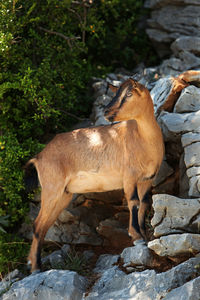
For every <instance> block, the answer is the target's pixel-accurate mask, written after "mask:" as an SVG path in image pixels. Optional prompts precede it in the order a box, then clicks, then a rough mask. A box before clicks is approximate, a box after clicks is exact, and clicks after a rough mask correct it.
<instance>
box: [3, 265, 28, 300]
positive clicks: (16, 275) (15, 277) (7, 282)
mask: <svg viewBox="0 0 200 300" xmlns="http://www.w3.org/2000/svg"><path fill="white" fill-rule="evenodd" d="M23 278H24V275H23V274H22V273H21V272H20V271H19V270H18V269H15V270H14V271H12V272H10V273H8V274H7V275H6V276H5V277H4V278H3V279H2V278H1V282H0V299H1V295H2V294H3V293H5V292H6V291H8V290H9V288H10V286H11V285H12V284H13V283H14V282H16V281H19V280H21V279H23Z"/></svg>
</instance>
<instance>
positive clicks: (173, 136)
mask: <svg viewBox="0 0 200 300" xmlns="http://www.w3.org/2000/svg"><path fill="white" fill-rule="evenodd" d="M158 121H159V124H160V126H161V128H162V131H163V135H164V138H165V140H166V141H176V140H177V138H178V139H179V138H180V136H181V135H182V134H184V133H187V132H195V133H200V110H199V111H197V112H191V113H183V114H178V113H169V112H161V114H160V116H159V119H158Z"/></svg>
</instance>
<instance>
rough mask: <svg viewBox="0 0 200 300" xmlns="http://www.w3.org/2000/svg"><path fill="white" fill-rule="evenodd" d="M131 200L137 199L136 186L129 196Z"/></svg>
mask: <svg viewBox="0 0 200 300" xmlns="http://www.w3.org/2000/svg"><path fill="white" fill-rule="evenodd" d="M131 200H139V197H138V191H137V186H136V187H135V189H134V191H133V194H132V196H131Z"/></svg>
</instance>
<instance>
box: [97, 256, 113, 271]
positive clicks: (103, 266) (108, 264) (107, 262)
mask: <svg viewBox="0 0 200 300" xmlns="http://www.w3.org/2000/svg"><path fill="white" fill-rule="evenodd" d="M118 260H119V255H111V254H102V255H100V256H99V258H98V260H97V262H96V266H95V268H94V272H95V273H102V272H105V270H107V269H110V268H112V267H113V265H114V264H117V262H118Z"/></svg>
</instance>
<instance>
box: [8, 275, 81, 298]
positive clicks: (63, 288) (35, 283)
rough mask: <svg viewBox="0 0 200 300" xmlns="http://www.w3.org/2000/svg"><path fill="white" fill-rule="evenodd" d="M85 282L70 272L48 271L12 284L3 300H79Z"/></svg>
mask: <svg viewBox="0 0 200 300" xmlns="http://www.w3.org/2000/svg"><path fill="white" fill-rule="evenodd" d="M86 284H87V280H86V279H85V278H83V277H82V276H79V275H78V274H77V273H75V272H72V271H62V270H60V271H58V270H50V271H46V272H43V273H39V274H35V275H30V276H28V277H26V278H24V279H23V280H21V281H19V282H16V283H14V284H13V285H12V286H11V288H10V290H9V291H8V292H7V293H5V294H4V295H3V297H2V299H3V300H14V299H18V300H37V299H38V300H41V299H45V300H62V299H63V300H67V299H68V300H70V299H74V300H79V299H80V300H81V299H82V296H83V293H84V292H85V289H86Z"/></svg>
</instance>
